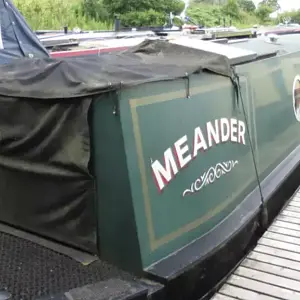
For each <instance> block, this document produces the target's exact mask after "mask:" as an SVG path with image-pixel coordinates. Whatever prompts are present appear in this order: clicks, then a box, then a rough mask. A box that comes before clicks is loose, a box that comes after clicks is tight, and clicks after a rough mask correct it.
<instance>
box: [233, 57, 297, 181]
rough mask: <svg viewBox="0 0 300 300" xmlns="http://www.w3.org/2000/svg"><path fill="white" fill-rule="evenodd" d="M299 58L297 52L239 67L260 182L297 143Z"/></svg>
mask: <svg viewBox="0 0 300 300" xmlns="http://www.w3.org/2000/svg"><path fill="white" fill-rule="evenodd" d="M299 58H300V53H299V52H297V53H293V54H289V55H284V56H281V57H274V58H271V59H268V60H264V61H260V62H256V63H253V64H249V65H244V66H241V67H239V68H238V73H241V74H243V76H244V78H245V80H246V82H247V84H248V86H249V89H250V90H251V93H250V98H249V99H248V101H249V102H250V103H251V105H250V114H251V118H252V119H251V121H252V128H253V131H254V132H255V140H254V142H255V144H256V149H257V153H256V158H257V162H258V169H259V172H260V179H261V180H263V179H264V178H265V177H266V176H267V175H268V174H270V172H271V171H272V170H273V169H274V168H275V167H276V166H278V164H279V163H280V162H282V160H283V159H284V158H286V157H287V155H288V154H290V153H291V152H292V151H293V150H294V149H295V148H296V147H297V146H298V145H299V143H300V135H299V132H300V124H299V122H298V121H297V120H296V118H295V114H294V110H293V95H292V94H293V82H294V78H295V76H296V75H298V74H300V63H299Z"/></svg>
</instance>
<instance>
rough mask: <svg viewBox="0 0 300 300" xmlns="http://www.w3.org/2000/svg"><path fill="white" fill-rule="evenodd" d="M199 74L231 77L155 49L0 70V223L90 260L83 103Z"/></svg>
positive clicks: (92, 234)
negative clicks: (79, 252) (117, 91)
mask: <svg viewBox="0 0 300 300" xmlns="http://www.w3.org/2000/svg"><path fill="white" fill-rule="evenodd" d="M203 69H207V70H210V71H212V72H215V73H218V74H221V75H224V76H231V70H230V67H229V63H228V60H227V59H226V58H225V57H222V56H218V55H215V54H213V55H212V54H208V53H205V52H202V51H198V50H190V49H188V48H185V47H182V46H175V45H170V44H168V43H166V42H157V41H152V42H151V41H146V42H145V43H143V44H142V45H140V46H139V47H136V48H133V49H131V50H130V51H126V52H124V53H121V54H108V55H102V56H100V57H95V58H80V59H71V60H70V59H69V60H67V61H61V60H53V59H41V60H39V59H32V60H28V59H25V60H18V61H15V62H14V63H13V64H9V65H2V66H0V178H1V180H0V221H4V222H6V223H9V224H12V225H15V226H18V227H21V228H23V229H26V230H30V231H32V232H35V233H38V234H40V235H43V236H47V237H50V238H52V239H55V240H58V241H61V242H64V243H68V244H70V245H74V246H76V247H80V248H82V249H85V250H88V251H91V252H96V244H97V243H96V242H97V238H96V236H97V234H96V233H97V230H96V208H95V201H96V196H95V189H94V180H93V177H92V175H91V174H90V172H89V168H88V166H89V161H90V135H89V123H88V112H89V108H90V104H91V102H92V101H93V99H95V98H96V97H97V94H98V95H99V94H101V93H104V92H105V91H107V90H112V89H118V88H119V87H120V83H122V84H121V85H122V86H123V87H124V86H125V87H126V86H131V85H136V84H141V83H144V82H150V81H159V80H172V79H174V78H179V77H185V76H186V73H188V74H192V73H195V72H199V71H201V70H203ZM108 130H109V128H108ZM125 138H126V137H125ZM96 160H97V158H96ZM97 201H101V199H99V200H97Z"/></svg>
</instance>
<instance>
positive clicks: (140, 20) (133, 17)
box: [120, 9, 166, 27]
mask: <svg viewBox="0 0 300 300" xmlns="http://www.w3.org/2000/svg"><path fill="white" fill-rule="evenodd" d="M120 20H121V24H122V26H124V27H127V26H128V27H132V26H133V27H142V26H145V24H147V26H161V25H162V24H164V23H165V20H166V16H165V14H164V13H161V12H157V11H155V10H153V9H149V10H147V11H130V12H128V13H125V14H123V15H120Z"/></svg>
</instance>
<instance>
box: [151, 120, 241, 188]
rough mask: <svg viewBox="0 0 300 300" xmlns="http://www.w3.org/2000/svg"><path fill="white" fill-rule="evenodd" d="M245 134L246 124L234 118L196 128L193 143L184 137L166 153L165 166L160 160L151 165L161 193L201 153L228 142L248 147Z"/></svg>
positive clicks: (215, 121)
mask: <svg viewBox="0 0 300 300" xmlns="http://www.w3.org/2000/svg"><path fill="white" fill-rule="evenodd" d="M245 133H246V128H245V123H244V122H243V121H240V120H237V119H234V118H231V119H227V118H221V119H217V120H214V121H211V122H207V123H206V126H205V128H200V127H196V128H195V129H194V135H193V140H192V141H191V143H188V138H187V135H184V136H183V137H181V138H180V139H178V140H177V141H176V142H175V143H174V145H173V147H170V148H168V149H167V150H166V151H165V152H164V164H161V163H160V161H158V160H155V161H154V162H153V163H152V164H151V167H152V172H153V178H154V180H155V184H156V186H157V188H158V190H159V191H160V192H161V191H162V190H163V189H164V188H165V187H166V186H167V185H168V184H169V183H170V182H171V181H172V179H173V178H174V177H175V175H176V174H177V173H178V172H179V171H180V170H181V169H182V168H184V167H186V166H187V165H188V164H189V163H190V162H191V161H192V160H193V159H195V158H196V157H197V155H198V154H199V152H204V151H206V150H208V149H210V148H211V147H212V146H214V145H218V144H221V143H226V142H232V143H240V144H243V145H246V141H245Z"/></svg>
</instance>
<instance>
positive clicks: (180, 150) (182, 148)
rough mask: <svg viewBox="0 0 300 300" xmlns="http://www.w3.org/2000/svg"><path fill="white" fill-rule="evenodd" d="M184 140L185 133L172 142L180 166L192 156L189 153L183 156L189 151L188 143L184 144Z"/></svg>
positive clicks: (185, 138)
mask: <svg viewBox="0 0 300 300" xmlns="http://www.w3.org/2000/svg"><path fill="white" fill-rule="evenodd" d="M186 142H187V136H186V135H185V136H183V137H182V138H181V139H179V140H178V141H177V142H176V143H175V144H174V147H175V151H176V154H177V159H178V162H179V166H180V168H183V167H184V166H185V165H187V164H188V163H189V162H190V161H191V160H192V156H191V155H190V154H189V155H187V156H186V157H184V155H185V154H187V152H188V151H189V147H188V145H184V144H185V143H186Z"/></svg>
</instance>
